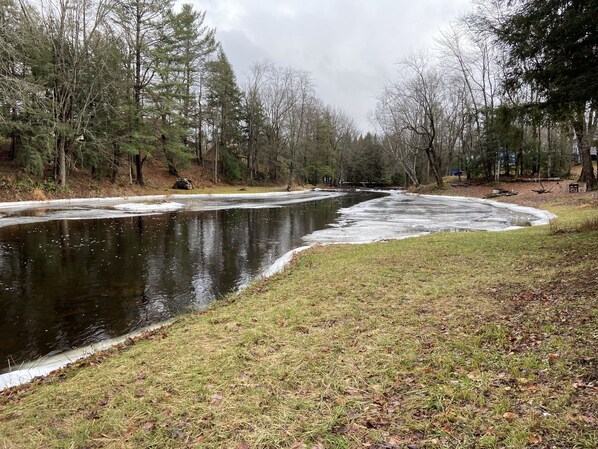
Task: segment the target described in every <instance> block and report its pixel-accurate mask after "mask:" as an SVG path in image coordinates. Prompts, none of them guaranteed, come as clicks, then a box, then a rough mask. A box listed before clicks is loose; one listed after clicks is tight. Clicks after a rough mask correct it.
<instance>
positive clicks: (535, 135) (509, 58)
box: [0, 0, 598, 189]
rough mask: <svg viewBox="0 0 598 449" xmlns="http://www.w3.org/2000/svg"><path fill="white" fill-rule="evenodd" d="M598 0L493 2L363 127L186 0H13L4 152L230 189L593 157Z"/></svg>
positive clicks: (563, 170)
mask: <svg viewBox="0 0 598 449" xmlns="http://www.w3.org/2000/svg"><path fill="white" fill-rule="evenodd" d="M597 3H598V0H585V1H583V2H581V1H575V0H570V1H565V0H547V1H546V0H542V1H541V0H512V1H509V2H505V1H501V0H483V1H480V2H478V3H477V6H476V8H475V10H474V12H473V13H472V14H470V15H468V16H466V17H463V18H462V19H460V20H459V21H457V22H455V23H453V24H452V25H451V26H450V27H448V28H447V29H445V30H444V31H443V32H442V35H441V38H440V39H438V41H437V43H436V45H435V46H434V48H429V49H424V50H421V51H417V52H413V53H412V54H410V55H409V56H407V57H405V58H403V59H402V60H401V61H400V62H399V63H398V64H397V76H396V78H395V79H394V80H393V81H392V82H391V83H389V84H388V85H387V86H385V87H384V89H383V91H382V92H381V94H380V95H379V98H378V102H377V106H376V108H375V111H373V112H372V113H371V122H372V125H373V126H374V127H375V130H376V131H375V132H374V133H368V134H366V135H362V134H360V132H359V130H358V129H357V126H356V125H355V122H354V121H353V119H352V118H351V117H349V116H348V115H347V114H346V113H345V112H344V111H342V110H340V109H338V108H334V107H331V106H329V105H326V104H325V103H324V102H323V101H322V100H321V99H320V98H319V96H318V94H317V91H316V87H315V86H314V84H313V82H312V80H311V78H310V74H309V73H308V72H306V71H303V70H299V69H295V68H291V67H281V66H277V65H275V64H273V63H272V62H269V61H262V62H256V63H254V64H253V65H252V66H251V68H250V69H249V71H248V73H247V74H246V76H245V78H244V79H243V80H242V81H241V82H240V83H239V82H238V81H237V78H236V76H235V73H234V71H233V69H232V66H231V64H230V62H229V61H228V59H227V57H226V54H225V52H224V50H223V48H222V46H221V45H220V44H219V42H218V41H217V40H216V37H215V30H214V29H212V28H210V27H208V26H206V24H205V17H206V12H205V11H196V10H194V9H193V8H192V6H190V5H183V6H181V7H180V8H175V5H174V2H173V1H172V0H122V1H115V0H80V1H75V0H0V6H1V9H0V145H2V146H3V147H5V148H7V149H8V153H9V157H10V158H11V159H12V160H14V161H15V162H16V163H17V164H19V165H20V166H21V167H22V168H23V169H24V170H25V171H27V172H28V173H30V174H31V175H33V176H38V177H42V176H44V177H47V176H51V177H52V178H53V179H55V181H56V183H57V184H58V185H61V186H64V185H66V183H67V179H68V176H69V173H71V171H72V170H75V169H76V170H78V171H81V170H88V171H89V174H90V176H91V177H93V178H108V179H111V180H113V181H115V180H116V179H117V176H119V175H121V176H122V174H123V173H126V175H127V176H128V178H129V180H130V182H135V183H138V184H141V185H142V184H143V183H144V176H143V174H144V172H143V167H144V162H145V161H146V160H147V158H160V159H161V160H163V161H165V162H166V164H167V166H168V170H169V172H170V173H171V174H172V175H173V176H179V170H181V169H182V168H184V167H186V166H187V165H188V164H199V165H202V166H204V167H205V169H206V170H205V171H204V172H205V173H209V175H208V176H209V177H210V178H211V179H212V180H213V181H214V182H218V181H219V180H220V179H226V180H227V181H243V182H247V183H262V182H265V183H276V184H280V183H285V184H286V185H287V186H288V187H289V188H290V186H291V184H292V183H294V182H297V183H313V184H315V183H321V182H328V183H332V184H338V183H344V182H368V183H377V184H400V185H415V186H418V185H419V184H421V183H429V182H436V183H437V184H438V185H442V183H443V178H444V177H445V176H446V175H447V174H451V173H453V174H455V173H456V174H459V175H461V174H463V175H464V176H467V177H468V178H474V177H480V176H481V177H484V178H486V179H488V180H498V179H499V178H500V176H515V177H521V176H532V175H533V176H538V177H548V178H551V177H556V176H563V175H567V174H569V171H570V168H571V165H572V163H575V162H577V161H576V160H573V161H572V154H573V155H574V156H575V157H577V158H578V159H579V162H581V163H582V166H583V171H582V180H583V181H584V182H585V183H586V187H587V188H588V189H596V188H598V182H597V181H596V175H595V171H594V169H593V166H592V160H591V158H592V157H591V147H592V145H593V144H595V139H596V128H597V117H598V114H596V106H597V94H596V92H597V91H598V88H597V87H596V80H597V79H598V74H596V70H597V69H596V65H595V63H594V62H595V61H596V60H597V57H598V55H597V54H596V53H597V47H598V46H597V44H596V39H597V37H596V19H595V17H598V7H597Z"/></svg>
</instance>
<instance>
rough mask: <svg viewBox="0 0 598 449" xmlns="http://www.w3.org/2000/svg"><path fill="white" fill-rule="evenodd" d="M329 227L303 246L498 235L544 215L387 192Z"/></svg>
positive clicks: (343, 211)
mask: <svg viewBox="0 0 598 449" xmlns="http://www.w3.org/2000/svg"><path fill="white" fill-rule="evenodd" d="M339 212H340V217H339V218H338V220H337V221H336V222H335V223H333V224H332V225H331V226H330V227H328V228H326V229H323V230H320V231H316V232H314V233H312V234H310V235H308V236H306V237H304V241H305V242H306V243H308V244H316V243H321V244H330V243H368V242H375V241H380V240H391V239H401V238H406V237H414V236H418V235H425V234H429V233H431V232H458V231H500V230H508V229H513V228H516V227H517V225H518V224H521V223H529V224H530V225H539V224H546V223H548V221H549V220H550V219H551V218H553V217H554V216H553V215H552V214H550V213H549V212H546V211H541V210H538V209H533V208H529V207H523V206H517V205H514V204H507V203H498V202H495V201H488V200H483V199H477V198H462V197H447V196H431V195H426V196H424V195H410V194H405V193H402V192H391V193H390V194H389V195H388V196H385V197H382V198H376V199H373V200H370V201H366V202H364V203H359V204H357V205H355V206H352V207H349V208H345V209H341V210H340V211H339Z"/></svg>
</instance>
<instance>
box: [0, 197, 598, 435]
mask: <svg viewBox="0 0 598 449" xmlns="http://www.w3.org/2000/svg"><path fill="white" fill-rule="evenodd" d="M549 209H550V210H551V211H553V212H555V213H556V214H557V215H559V216H560V217H561V218H559V219H558V220H556V221H557V222H560V223H561V225H560V228H559V229H561V230H562V232H555V233H552V232H550V230H549V228H548V227H538V228H527V229H523V230H518V231H513V232H509V233H481V234H478V233H467V234H435V235H432V236H428V237H421V238H419V239H408V240H402V241H396V242H384V243H376V244H370V245H363V246H361V245H360V246H358V247H356V246H346V245H342V246H333V247H316V248H314V249H311V250H309V251H307V252H306V253H304V254H302V255H301V256H299V257H297V258H295V259H294V260H293V262H292V264H291V268H290V269H288V270H285V271H284V272H283V273H281V274H278V275H275V276H274V277H273V278H272V279H271V280H268V281H258V282H256V283H254V284H253V285H252V286H251V287H250V288H249V289H248V290H247V291H245V292H243V293H241V294H240V295H232V296H230V297H229V298H228V299H227V300H226V303H225V304H223V305H219V306H214V307H212V308H211V309H209V310H207V311H205V312H202V313H200V314H197V315H193V316H190V317H186V318H183V319H181V320H180V321H179V322H178V323H176V324H174V325H172V326H170V327H169V328H165V329H164V330H162V331H159V332H157V333H156V334H154V335H152V336H150V337H148V339H146V340H139V341H138V342H137V343H136V344H134V345H132V346H128V347H126V348H123V349H121V350H120V351H117V350H111V351H109V354H110V356H108V354H105V353H104V354H97V355H95V356H92V357H91V358H89V359H86V360H84V361H82V362H78V363H76V364H75V366H73V367H71V368H68V369H67V370H64V371H61V372H59V373H57V374H55V375H53V376H50V377H49V378H47V379H45V380H38V381H37V382H36V383H35V384H29V385H26V386H22V387H19V388H15V389H13V390H7V391H6V392H4V393H2V396H1V397H0V405H2V407H1V411H0V434H1V435H2V437H0V443H1V444H3V445H5V446H8V447H13V446H14V447H34V446H37V447H43V446H56V445H57V444H63V443H64V445H66V446H69V445H74V447H78V446H83V445H92V446H96V447H120V446H122V445H125V446H126V445H129V446H131V445H134V446H147V445H158V446H160V447H181V445H182V446H185V445H188V446H205V447H281V446H286V447H291V446H293V445H296V446H295V447H363V446H367V445H370V446H371V447H373V446H375V445H378V447H404V446H408V445H418V446H419V447H440V446H443V447H447V446H463V445H468V444H469V445H471V444H473V442H474V441H477V442H479V441H483V442H485V444H486V446H487V447H493V446H495V445H496V446H504V445H508V446H511V447H528V446H530V445H533V444H539V442H542V444H546V445H557V446H571V445H576V446H579V447H584V446H585V447H592V444H593V442H595V439H594V438H595V434H594V433H593V430H592V429H594V430H595V425H596V421H595V419H596V417H595V416H594V415H593V414H592V413H593V412H592V410H591V407H590V406H591V404H592V403H593V402H592V401H594V400H595V387H594V386H593V384H592V381H591V377H588V376H591V366H593V365H592V363H594V362H592V360H595V358H594V357H595V356H594V355H593V351H592V347H594V348H595V342H592V338H593V337H592V318H593V316H594V315H595V312H596V307H595V305H596V296H595V289H592V285H593V284H591V279H594V278H595V277H593V276H591V273H593V272H594V271H592V270H593V269H594V266H595V263H594V262H593V256H592V255H593V254H595V253H596V249H597V248H596V245H597V243H596V242H597V241H598V239H596V231H584V232H571V231H569V230H570V229H572V226H574V225H575V223H579V222H580V221H584V220H586V221H587V220H591V219H593V218H594V217H595V216H596V209H595V208H594V207H592V206H591V205H588V204H587V201H585V200H583V201H581V202H580V204H579V205H577V206H575V207H573V206H571V205H567V204H562V203H560V202H558V201H557V202H555V203H554V204H553V205H552V206H551V207H550V208H549ZM554 226H555V227H556V226H558V225H556V224H555V225H554ZM551 227H552V226H551ZM371 267H378V268H377V269H376V270H372V269H371ZM505 278H506V280H505ZM588 282H590V284H588ZM572 292H575V293H572ZM564 304H566V307H565V308H564V309H563V305H564ZM563 313H564V315H563ZM563 319H564V321H563ZM594 323H595V320H594ZM588 369H590V371H588ZM43 410H48V413H47V414H46V413H45V412H43ZM33 429H37V431H36V432H31V430H33ZM592 435H594V436H592ZM534 442H538V443H534Z"/></svg>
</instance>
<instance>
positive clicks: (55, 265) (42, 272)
mask: <svg viewBox="0 0 598 449" xmlns="http://www.w3.org/2000/svg"><path fill="white" fill-rule="evenodd" d="M375 196H378V195H374V194H360V195H347V196H342V197H339V198H334V199H326V200H322V201H311V202H305V203H299V204H293V205H290V206H287V207H278V208H265V209H227V210H215V211H205V212H189V211H187V212H176V213H175V212H173V213H165V214H161V215H146V216H136V217H127V218H114V219H102V220H55V221H47V222H42V223H33V224H27V225H17V226H9V227H5V228H2V229H0V307H1V313H0V370H2V369H6V368H8V366H9V365H12V366H14V365H18V364H20V363H21V362H24V361H27V360H32V359H35V358H37V357H40V356H43V355H47V354H52V353H58V352H63V351H66V350H68V349H70V348H74V347H80V346H84V345H87V344H90V343H93V342H97V341H99V340H103V339H106V338H112V337H116V336H119V335H123V334H126V333H128V332H130V331H132V330H134V329H138V328H141V327H144V326H147V325H149V324H151V323H155V322H159V321H163V320H166V319H168V318H171V317H173V316H175V315H178V314H180V313H182V312H184V311H187V310H189V309H190V308H196V307H203V306H205V305H206V304H208V303H209V302H210V301H212V300H214V299H215V298H218V297H219V296H221V295H224V294H226V293H228V292H230V291H232V290H235V289H237V288H239V287H240V286H242V285H244V284H246V283H247V282H249V281H250V280H251V279H253V278H254V277H255V276H256V275H258V274H259V273H260V272H261V271H262V270H263V269H264V268H266V267H268V266H269V265H270V264H272V263H273V262H274V261H275V260H276V259H277V258H278V257H280V256H281V255H283V254H284V253H286V252H287V251H289V250H291V249H293V248H295V247H297V246H299V245H301V238H302V237H303V236H304V235H307V234H309V233H311V232H313V231H316V230H318V229H322V228H324V227H326V225H327V224H329V223H331V222H333V221H334V219H335V218H336V216H337V211H338V209H339V208H341V207H348V206H351V205H353V204H356V203H358V202H360V201H364V200H367V199H371V198H374V197H375Z"/></svg>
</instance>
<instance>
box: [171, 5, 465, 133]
mask: <svg viewBox="0 0 598 449" xmlns="http://www.w3.org/2000/svg"><path fill="white" fill-rule="evenodd" d="M179 3H192V4H193V5H194V7H195V9H196V10H201V11H207V14H206V20H207V22H208V23H209V25H210V26H212V27H214V28H216V29H217V38H218V40H219V41H220V42H222V46H223V48H224V51H225V53H226V55H227V56H228V58H229V60H230V62H231V63H232V65H233V67H234V69H235V73H236V75H237V81H238V83H239V85H243V83H244V81H245V79H246V74H247V70H248V68H249V67H250V66H251V64H252V63H254V62H257V61H263V60H264V59H269V60H270V61H272V62H273V63H274V64H276V65H278V66H289V67H293V68H296V69H301V70H306V71H308V72H309V73H310V74H311V78H312V80H313V82H314V85H315V87H316V90H317V92H318V95H319V96H320V97H321V98H322V100H324V102H325V103H327V104H329V105H331V106H338V107H340V108H342V109H343V110H344V111H345V112H346V113H347V114H349V115H350V116H351V117H353V119H354V120H355V122H356V123H357V125H358V126H359V127H360V128H361V130H362V131H365V130H368V129H370V128H371V126H370V125H369V121H368V118H367V116H368V113H369V112H370V111H373V109H374V108H375V105H376V96H377V95H378V94H379V92H380V91H381V89H382V87H383V86H384V85H385V84H386V83H387V82H388V81H389V80H390V79H392V78H394V73H395V71H396V62H397V61H398V60H399V59H400V58H401V57H403V56H406V55H407V54H408V53H409V51H410V50H417V49H420V48H425V47H430V46H431V45H432V44H433V40H434V37H437V36H438V32H439V30H440V29H441V28H443V27H444V26H446V25H447V24H448V23H449V22H450V21H451V20H454V19H455V18H457V17H458V16H459V14H460V13H463V12H465V11H467V9H468V5H469V3H470V0H251V1H249V0H187V1H181V0H179Z"/></svg>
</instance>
